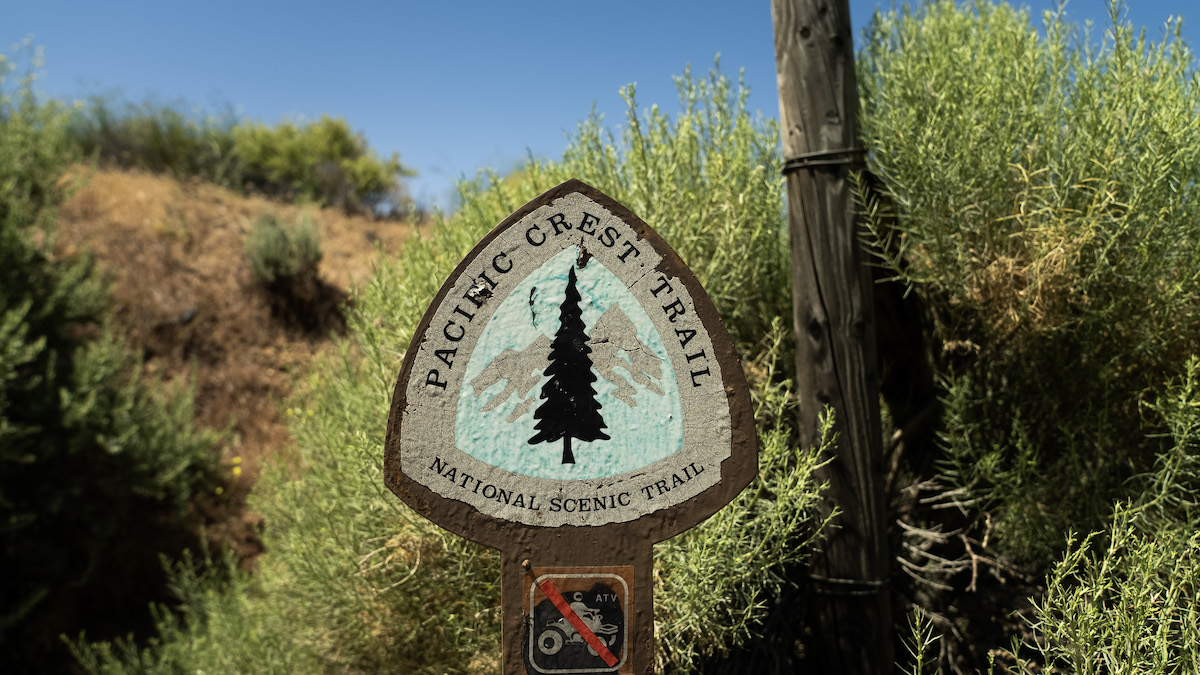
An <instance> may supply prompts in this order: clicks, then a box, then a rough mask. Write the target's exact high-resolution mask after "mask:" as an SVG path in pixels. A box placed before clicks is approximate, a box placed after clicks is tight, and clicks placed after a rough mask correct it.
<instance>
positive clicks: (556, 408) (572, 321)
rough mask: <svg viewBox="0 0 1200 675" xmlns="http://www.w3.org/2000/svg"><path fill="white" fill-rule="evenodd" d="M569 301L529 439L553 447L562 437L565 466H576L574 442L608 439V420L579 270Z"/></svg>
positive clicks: (571, 284) (562, 312)
mask: <svg viewBox="0 0 1200 675" xmlns="http://www.w3.org/2000/svg"><path fill="white" fill-rule="evenodd" d="M566 295H567V297H566V298H564V299H563V302H562V305H561V306H560V307H559V313H558V332H557V333H555V335H554V341H553V342H551V343H550V356H549V359H550V365H548V366H546V370H545V371H544V372H545V374H546V375H549V376H550V379H549V380H547V381H546V383H545V384H544V385H542V395H541V398H542V399H545V400H544V401H543V403H542V404H541V405H540V406H538V409H537V410H535V411H534V412H533V417H534V419H536V420H538V422H537V424H536V425H534V428H535V429H537V430H538V433H537V434H536V435H534V437H533V438H531V439H529V444H530V445H534V444H537V443H551V442H553V441H557V440H559V439H562V442H563V457H562V463H563V464H574V463H575V455H574V454H572V453H571V439H572V438H578V439H579V440H581V441H595V440H598V439H604V440H608V438H609V436H608V434H606V433H604V431H602V430H603V429H604V428H605V424H604V418H603V417H602V416H601V415H600V402H599V401H597V400H596V390H595V389H593V388H592V384H593V383H594V382H595V381H596V374H595V373H594V372H592V359H591V357H590V356H588V355H589V354H591V352H592V348H591V347H589V346H588V336H587V332H586V331H585V329H584V325H583V312H582V310H580V308H579V301H580V300H581V298H580V295H579V290H578V289H576V288H575V266H574V265H572V266H571V272H570V274H569V275H568V277H567V294H566Z"/></svg>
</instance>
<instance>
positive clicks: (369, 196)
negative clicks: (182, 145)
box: [233, 115, 413, 210]
mask: <svg viewBox="0 0 1200 675" xmlns="http://www.w3.org/2000/svg"><path fill="white" fill-rule="evenodd" d="M233 152H234V154H235V155H236V157H237V159H238V162H239V165H240V167H241V170H242V176H243V179H244V180H245V181H246V182H247V183H249V184H251V185H253V186H255V188H257V189H259V190H262V191H263V192H266V193H268V194H276V195H282V196H284V197H287V198H288V199H303V200H307V201H314V202H317V203H319V204H322V205H333V206H341V207H343V208H347V209H349V210H356V209H359V208H364V207H365V208H368V209H370V208H374V207H375V206H376V205H378V204H379V203H380V202H383V201H385V200H387V199H388V198H389V197H391V196H392V192H393V191H394V190H395V189H396V188H397V182H396V181H397V179H398V178H400V177H402V176H410V175H413V174H412V171H411V170H409V169H407V168H405V167H404V166H403V165H402V164H400V158H399V156H398V155H397V154H395V153H393V154H392V156H391V157H389V158H387V159H379V158H378V157H377V156H376V155H375V153H374V152H373V151H371V149H370V148H368V147H367V141H366V139H365V138H363V137H362V136H361V135H355V134H354V133H353V132H352V131H351V130H350V126H349V125H348V124H346V121H345V120H343V119H334V118H332V117H329V116H328V115H322V116H321V119H319V120H317V121H316V122H308V123H304V124H301V125H296V124H294V123H291V122H282V123H280V124H277V125H275V126H272V127H268V126H266V125H263V124H257V123H243V124H239V125H237V126H235V127H234V128H233Z"/></svg>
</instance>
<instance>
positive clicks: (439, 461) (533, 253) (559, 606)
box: [384, 180, 757, 675]
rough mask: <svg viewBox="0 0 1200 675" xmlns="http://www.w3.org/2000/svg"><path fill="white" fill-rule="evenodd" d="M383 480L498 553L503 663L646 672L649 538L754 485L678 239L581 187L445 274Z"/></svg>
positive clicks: (734, 375) (413, 352) (741, 419)
mask: <svg viewBox="0 0 1200 675" xmlns="http://www.w3.org/2000/svg"><path fill="white" fill-rule="evenodd" d="M384 469H385V475H384V480H385V482H386V484H387V486H388V487H389V488H391V490H392V491H393V492H394V493H396V495H397V496H399V497H400V498H401V499H402V500H404V502H405V503H407V504H408V505H409V506H411V507H412V508H414V509H415V510H417V511H418V512H420V513H421V514H422V515H424V516H425V517H427V518H429V519H430V520H432V521H433V522H435V523H437V524H438V525H440V526H441V527H444V528H446V529H447V530H450V531H451V532H454V533H456V534H459V535H461V536H464V537H466V538H468V539H471V540H473V541H476V542H479V543H481V544H484V545H486V546H490V547H493V548H497V549H499V550H500V551H501V560H502V582H501V583H502V601H503V605H504V606H503V629H504V672H505V673H506V674H508V675H516V674H517V673H522V674H524V673H538V674H546V673H558V674H561V673H647V672H650V671H651V669H652V665H653V656H654V650H653V633H654V623H653V616H654V604H653V599H652V597H651V588H652V585H653V582H652V578H651V572H652V568H653V558H652V546H653V544H654V543H656V542H659V541H662V540H664V539H667V538H669V537H672V536H674V535H676V534H679V533H680V532H683V531H684V530H687V529H688V528H690V527H693V526H694V525H696V524H697V523H699V522H701V521H702V520H704V519H705V518H707V517H708V516H710V515H712V514H713V513H715V512H716V511H717V509H719V508H721V507H722V506H724V505H725V504H727V503H729V501H730V500H732V499H733V497H734V496H736V495H737V494H738V493H739V492H740V491H741V490H742V489H743V488H744V487H745V486H746V485H747V484H748V483H749V482H750V480H751V479H752V478H753V477H754V475H755V473H756V471H757V448H756V436H755V429H754V417H753V413H752V409H751V405H750V397H749V393H748V391H747V389H746V382H745V376H744V375H743V373H742V368H741V363H740V361H739V360H738V357H737V354H736V353H735V351H734V348H733V344H732V342H731V341H730V339H729V335H728V333H727V332H726V330H725V327H724V326H723V325H722V324H721V321H720V318H719V317H718V315H717V311H716V309H715V308H714V307H713V305H712V302H711V300H709V298H708V296H707V295H706V294H705V292H704V290H703V289H702V288H701V287H700V284H699V282H698V281H697V280H696V278H695V276H694V275H693V274H692V273H691V271H690V270H688V268H687V266H686V265H684V264H683V261H682V260H680V258H679V256H678V255H677V254H676V253H675V252H674V251H673V250H671V248H670V247H669V246H668V245H667V243H666V242H665V241H663V239H662V238H661V237H660V236H659V235H658V234H657V233H655V232H654V231H653V230H651V229H650V227H649V226H648V225H646V223H644V222H642V220H641V219H640V218H638V217H637V216H636V215H634V214H633V213H631V212H630V211H628V210H627V209H625V208H624V207H623V206H621V205H620V204H618V203H617V202H616V201H614V200H613V199H611V198H609V197H608V196H606V195H604V194H603V193H601V192H600V191H599V190H596V189H595V188H593V187H591V186H589V185H586V184H585V183H582V182H580V181H578V180H570V181H567V182H566V183H563V184H562V185H559V186H558V187H555V188H553V189H551V190H549V191H548V192H546V193H545V194H542V195H541V196H539V197H537V198H536V199H534V200H533V201H531V202H529V203H528V204H526V205H525V206H523V207H521V208H520V209H518V210H517V211H516V212H515V213H513V214H512V215H511V216H509V217H508V218H507V219H505V220H504V222H502V223H500V224H499V225H498V226H496V228H495V229H493V230H492V231H491V232H490V233H488V235H487V236H485V237H484V238H483V240H482V241H481V242H479V244H478V245H476V246H475V248H474V249H473V250H472V251H471V253H470V254H468V255H467V257H466V259H464V260H463V261H462V263H460V264H459V265H458V267H457V269H455V270H454V273H453V274H451V275H450V278H449V279H447V280H446V282H445V284H444V285H443V286H442V288H441V291H440V292H439V293H438V295H437V297H436V298H435V299H434V300H433V303H432V304H431V305H430V307H429V309H428V310H427V311H426V313H425V316H424V318H423V319H422V320H421V323H420V325H419V326H418V328H417V330H416V333H415V334H414V336H413V339H412V342H411V343H410V345H409V348H408V352H407V353H406V354H405V357H404V365H403V367H402V369H401V371H400V375H399V378H398V379H397V382H396V389H395V393H394V395H393V401H392V409H391V415H390V417H389V420H388V434H387V444H386V456H385V464H384Z"/></svg>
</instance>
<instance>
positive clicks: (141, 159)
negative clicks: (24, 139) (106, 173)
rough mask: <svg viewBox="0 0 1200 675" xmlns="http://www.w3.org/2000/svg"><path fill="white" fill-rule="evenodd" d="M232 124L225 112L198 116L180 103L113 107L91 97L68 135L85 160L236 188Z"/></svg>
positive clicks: (110, 99)
mask: <svg viewBox="0 0 1200 675" xmlns="http://www.w3.org/2000/svg"><path fill="white" fill-rule="evenodd" d="M235 123H236V120H235V118H234V117H233V115H232V113H229V112H226V113H225V114H224V115H220V116H204V117H202V116H200V115H199V114H197V113H195V112H187V111H186V109H185V107H184V105H183V104H181V103H175V104H163V103H157V102H153V101H143V102H142V103H140V104H135V103H130V102H124V103H118V102H117V100H116V99H115V98H114V97H106V96H92V97H91V98H90V99H89V100H88V101H87V103H86V104H84V105H82V106H79V107H77V108H76V109H75V111H74V113H73V114H72V116H71V125H70V128H69V134H70V137H71V139H72V140H73V141H74V142H75V143H76V144H78V145H79V147H80V149H81V150H82V152H83V153H84V154H85V155H88V156H93V157H98V158H99V159H100V160H102V161H104V162H106V163H111V164H114V165H116V166H121V167H128V168H136V169H142V170H145V171H154V172H160V173H171V174H174V175H176V176H178V177H180V178H184V177H188V176H201V177H203V178H204V179H206V180H209V181H212V182H214V183H216V184H218V185H223V186H226V187H240V186H241V184H242V175H241V169H240V163H239V161H238V158H237V157H236V155H235V154H234V153H233V131H232V130H233V127H234V125H235Z"/></svg>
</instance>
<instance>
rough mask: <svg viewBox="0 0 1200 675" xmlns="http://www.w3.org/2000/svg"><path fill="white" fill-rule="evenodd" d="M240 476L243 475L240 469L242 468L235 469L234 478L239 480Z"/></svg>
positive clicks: (236, 467)
mask: <svg viewBox="0 0 1200 675" xmlns="http://www.w3.org/2000/svg"><path fill="white" fill-rule="evenodd" d="M240 475H242V467H240V466H235V467H233V477H234V478H237V477H238V476H240Z"/></svg>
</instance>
